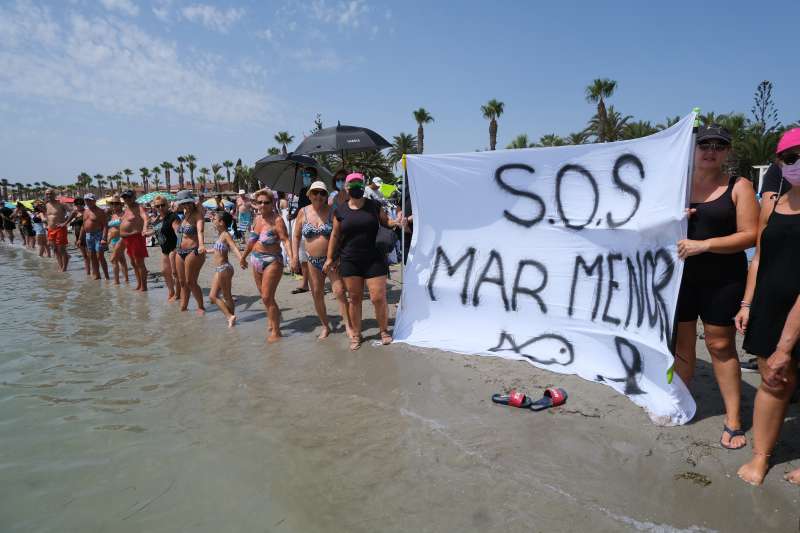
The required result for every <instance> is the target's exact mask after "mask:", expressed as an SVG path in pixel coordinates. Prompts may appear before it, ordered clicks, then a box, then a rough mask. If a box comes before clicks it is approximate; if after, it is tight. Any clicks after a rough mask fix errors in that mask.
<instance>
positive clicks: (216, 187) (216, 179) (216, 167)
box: [211, 163, 222, 192]
mask: <svg viewBox="0 0 800 533" xmlns="http://www.w3.org/2000/svg"><path fill="white" fill-rule="evenodd" d="M221 168H222V165H220V164H219V163H214V164H213V165H211V173H212V176H213V178H214V192H219V178H220V177H221V176H220V175H219V171H220V169H221Z"/></svg>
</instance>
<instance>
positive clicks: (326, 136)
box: [294, 124, 391, 158]
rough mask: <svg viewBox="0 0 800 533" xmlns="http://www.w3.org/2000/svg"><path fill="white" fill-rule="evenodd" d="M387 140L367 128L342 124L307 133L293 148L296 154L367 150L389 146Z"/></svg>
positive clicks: (343, 152) (340, 153)
mask: <svg viewBox="0 0 800 533" xmlns="http://www.w3.org/2000/svg"><path fill="white" fill-rule="evenodd" d="M390 146H391V144H390V143H389V141H387V140H386V139H384V138H383V137H381V136H380V135H379V134H377V133H375V132H374V131H372V130H371V129H369V128H363V127H361V126H342V125H341V124H337V125H336V126H334V127H332V128H324V129H321V130H319V131H318V132H316V133H314V134H313V135H309V136H308V137H306V138H305V139H303V142H301V143H300V145H299V146H298V147H297V148H295V150H294V153H296V154H305V155H311V154H339V155H341V156H342V158H344V154H345V153H353V152H369V151H371V150H383V149H384V148H389V147H390Z"/></svg>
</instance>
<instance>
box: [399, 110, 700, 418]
mask: <svg viewBox="0 0 800 533" xmlns="http://www.w3.org/2000/svg"><path fill="white" fill-rule="evenodd" d="M693 120H694V115H688V116H686V117H685V118H684V119H683V120H681V121H680V122H679V123H677V124H676V125H675V126H673V127H671V128H669V129H667V130H664V131H661V132H659V133H656V134H655V135H651V136H649V137H645V138H642V139H637V140H632V141H621V142H615V143H606V144H589V145H576V146H564V147H554V148H532V149H522V150H499V151H494V152H475V153H465V154H446V155H409V156H408V157H407V162H408V177H409V186H410V192H411V199H412V202H413V207H414V236H413V239H412V243H411V252H410V256H409V261H408V264H407V265H406V269H405V272H404V279H403V281H404V283H403V296H402V303H401V309H400V312H399V315H398V317H397V321H396V325H395V340H397V341H400V342H406V343H408V344H412V345H416V346H422V347H428V348H440V349H443V350H450V351H453V352H459V353H464V354H477V355H489V356H497V357H505V358H508V359H519V360H526V361H528V362H530V363H532V364H533V365H535V366H537V367H540V368H544V369H547V370H551V371H553V372H559V373H565V374H577V375H578V376H580V377H582V378H584V379H587V380H590V381H594V382H597V383H604V384H606V385H608V386H610V387H612V388H614V389H615V390H617V391H619V392H621V393H623V394H625V395H626V396H628V397H629V398H630V399H631V400H633V401H634V402H635V403H636V404H637V405H640V406H641V407H643V408H644V409H645V410H646V411H647V413H648V414H649V415H650V417H651V419H652V420H653V421H654V422H655V423H657V424H662V425H669V424H684V423H686V422H688V421H689V420H691V418H692V417H693V416H694V413H695V404H694V401H693V400H692V397H691V395H690V394H689V391H688V390H687V389H686V387H685V386H684V385H683V383H681V381H680V378H678V376H677V375H675V376H674V379H672V382H671V383H670V382H669V378H668V374H670V375H671V372H669V369H670V368H671V366H672V363H673V357H672V354H671V353H670V345H671V341H672V336H673V334H674V319H675V308H676V305H677V299H678V290H679V287H680V280H681V275H682V273H683V262H682V261H681V260H680V259H679V258H678V255H677V245H676V243H677V241H678V240H680V239H682V238H684V237H685V235H686V220H685V216H684V209H685V205H686V191H687V181H688V180H687V169H688V167H689V157H690V156H691V155H692V153H693V151H692V146H691V144H692V122H693Z"/></svg>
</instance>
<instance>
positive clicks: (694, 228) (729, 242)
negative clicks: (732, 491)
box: [675, 126, 758, 449]
mask: <svg viewBox="0 0 800 533" xmlns="http://www.w3.org/2000/svg"><path fill="white" fill-rule="evenodd" d="M730 142H731V136H730V134H729V133H728V132H727V130H725V129H724V128H721V127H719V126H711V127H709V128H700V131H699V132H698V135H697V149H696V150H695V155H694V174H693V176H692V200H691V206H690V210H689V231H688V238H687V239H684V240H681V241H679V242H678V255H679V256H680V258H681V259H683V260H684V261H685V264H684V269H683V279H682V281H681V288H680V294H679V296H678V339H677V344H676V348H675V371H676V372H677V373H678V375H679V376H680V377H681V379H682V380H683V382H684V383H685V384H686V385H687V386H688V385H689V383H690V382H691V380H692V376H693V374H694V366H695V357H696V353H695V347H696V343H697V329H696V328H697V318H698V316H699V317H700V320H702V321H703V331H704V333H705V342H706V347H707V348H708V352H709V354H710V355H711V364H712V366H713V368H714V376H715V377H716V378H717V383H718V384H719V390H720V393H721V394H722V400H723V402H724V403H725V413H726V414H725V423H724V425H723V434H722V438H721V439H720V444H721V445H722V446H723V447H725V448H730V449H738V448H742V447H744V446H745V445H746V444H747V441H746V439H745V436H744V431H742V423H741V416H740V413H739V410H740V405H739V403H740V399H741V381H742V380H741V369H740V367H739V358H738V356H737V354H736V344H735V342H734V341H735V337H736V329H735V328H734V325H733V317H734V315H736V313H737V311H738V310H739V304H740V302H741V301H742V296H743V295H744V286H745V280H746V277H747V257H746V256H745V254H744V250H746V249H748V248H750V247H751V246H753V244H755V240H756V227H757V224H758V203H757V202H756V198H755V193H754V192H753V187H752V185H751V184H750V182H748V181H747V180H746V179H738V180H737V179H729V177H728V176H727V175H726V174H725V173H724V172H723V170H722V166H723V164H724V163H725V160H726V159H727V158H728V154H729V153H730Z"/></svg>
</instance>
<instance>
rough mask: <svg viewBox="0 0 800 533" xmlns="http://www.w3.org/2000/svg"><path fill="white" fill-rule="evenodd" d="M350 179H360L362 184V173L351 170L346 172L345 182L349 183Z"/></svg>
mask: <svg viewBox="0 0 800 533" xmlns="http://www.w3.org/2000/svg"><path fill="white" fill-rule="evenodd" d="M351 181H360V182H361V184H362V185H363V184H364V174H362V173H360V172H353V173H352V174H348V175H347V177H346V178H345V179H344V182H345V184H349V183H350V182H351Z"/></svg>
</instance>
